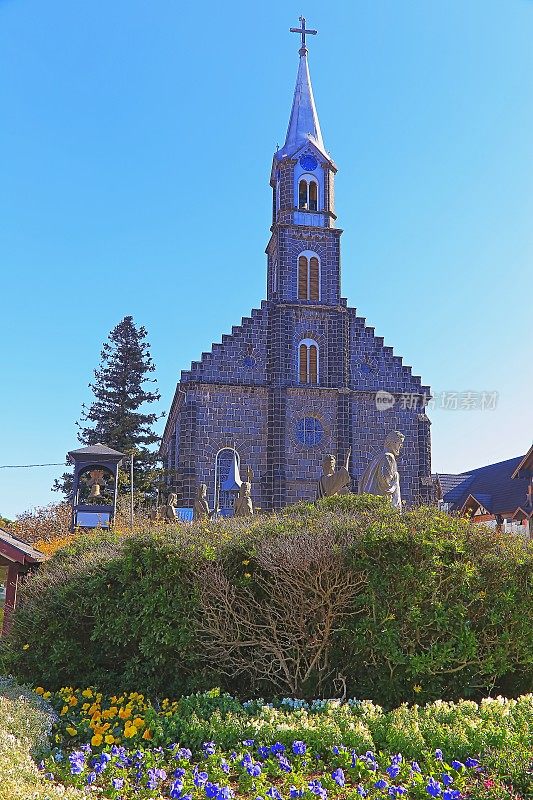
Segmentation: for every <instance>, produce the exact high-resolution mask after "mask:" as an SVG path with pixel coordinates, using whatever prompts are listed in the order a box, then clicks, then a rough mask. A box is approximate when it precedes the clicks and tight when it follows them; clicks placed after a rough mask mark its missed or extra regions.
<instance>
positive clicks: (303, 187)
mask: <svg viewBox="0 0 533 800" xmlns="http://www.w3.org/2000/svg"><path fill="white" fill-rule="evenodd" d="M298 208H307V181H306V180H301V181H300V183H299V185H298Z"/></svg>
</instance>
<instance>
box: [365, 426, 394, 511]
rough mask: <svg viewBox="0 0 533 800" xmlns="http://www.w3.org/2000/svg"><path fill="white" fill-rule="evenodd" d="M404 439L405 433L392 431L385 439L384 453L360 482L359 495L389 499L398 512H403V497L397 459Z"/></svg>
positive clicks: (375, 460)
mask: <svg viewBox="0 0 533 800" xmlns="http://www.w3.org/2000/svg"><path fill="white" fill-rule="evenodd" d="M404 439H405V436H404V435H403V433H399V432H398V431H391V433H389V434H388V435H387V438H386V439H385V444H384V446H383V453H380V455H379V456H376V458H374V459H372V461H371V462H370V464H369V465H368V467H367V468H366V469H365V471H364V473H363V477H362V478H361V480H360V482H359V494H364V493H368V494H377V495H379V496H381V497H388V498H389V500H390V502H391V503H392V505H393V506H394V508H397V509H398V511H401V510H402V497H401V494H400V476H399V474H398V465H397V463H396V458H397V457H398V456H399V454H400V450H401V448H402V445H403V442H404Z"/></svg>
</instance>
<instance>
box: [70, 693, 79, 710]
mask: <svg viewBox="0 0 533 800" xmlns="http://www.w3.org/2000/svg"><path fill="white" fill-rule="evenodd" d="M68 704H69V706H70V707H71V708H72V707H73V706H77V705H78V698H77V697H74V695H72V697H70V699H69V701H68Z"/></svg>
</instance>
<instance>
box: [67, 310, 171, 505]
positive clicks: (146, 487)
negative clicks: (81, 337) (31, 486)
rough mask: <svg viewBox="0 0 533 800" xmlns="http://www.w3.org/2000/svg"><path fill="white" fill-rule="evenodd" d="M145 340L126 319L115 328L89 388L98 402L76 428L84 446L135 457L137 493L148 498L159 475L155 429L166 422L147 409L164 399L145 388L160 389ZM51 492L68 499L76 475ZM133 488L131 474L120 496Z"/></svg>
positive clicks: (121, 486)
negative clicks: (155, 386)
mask: <svg viewBox="0 0 533 800" xmlns="http://www.w3.org/2000/svg"><path fill="white" fill-rule="evenodd" d="M146 335H147V333H146V329H145V328H143V327H140V328H136V327H135V324H134V322H133V317H124V319H123V320H122V322H119V324H118V325H117V326H116V327H115V328H113V330H112V331H111V333H110V334H109V338H108V341H107V342H105V344H104V346H103V348H102V353H101V363H100V367H99V368H98V369H96V370H95V372H94V376H95V381H94V383H90V384H89V388H90V389H91V390H92V392H93V395H94V398H95V399H94V400H93V402H92V403H91V405H90V406H89V407H87V406H85V404H84V405H83V407H82V417H81V421H80V422H77V423H76V425H77V426H78V440H79V441H80V443H81V444H82V445H91V444H96V443H97V442H101V443H102V444H105V445H107V446H108V447H112V448H113V449H114V450H119V451H120V452H121V453H125V454H127V455H130V454H131V453H133V457H134V462H133V464H134V471H133V475H134V477H133V485H134V489H135V490H136V491H137V492H140V493H142V494H143V495H145V496H146V495H147V494H150V493H151V490H152V483H153V481H154V478H155V477H156V475H157V470H156V462H157V450H156V451H154V450H153V449H150V448H151V447H152V446H153V445H155V444H156V443H158V442H159V437H158V436H157V434H156V433H154V431H153V428H152V426H153V425H154V423H155V422H156V421H157V420H158V419H160V416H162V415H158V414H156V413H153V412H152V413H148V412H147V411H146V410H145V408H144V407H145V406H146V405H147V404H150V403H154V402H156V401H158V400H159V399H160V394H159V392H158V391H157V389H156V388H154V391H150V390H149V389H147V388H145V385H146V384H147V383H154V384H155V383H156V381H155V379H153V378H149V377H148V376H149V375H150V373H152V372H154V371H155V366H154V363H153V361H152V358H151V355H150V345H149V344H148V342H147V341H146ZM53 488H54V490H56V491H62V492H64V493H65V495H67V496H69V494H70V491H71V489H72V475H71V474H70V473H65V474H64V475H63V476H62V477H61V478H60V479H59V480H56V481H55V483H54V486H53ZM129 488H130V487H129V473H128V475H126V473H124V474H123V475H122V477H121V480H120V482H119V492H120V491H124V492H127V491H129Z"/></svg>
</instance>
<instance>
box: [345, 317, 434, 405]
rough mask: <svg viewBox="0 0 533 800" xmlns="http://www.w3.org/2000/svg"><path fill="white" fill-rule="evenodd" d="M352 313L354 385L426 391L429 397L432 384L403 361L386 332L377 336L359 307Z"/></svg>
mask: <svg viewBox="0 0 533 800" xmlns="http://www.w3.org/2000/svg"><path fill="white" fill-rule="evenodd" d="M349 313H350V315H351V357H350V376H351V388H353V389H359V390H362V389H363V390H364V389H366V390H369V391H378V390H380V389H384V390H386V391H389V392H391V393H392V394H394V393H398V392H399V393H401V394H417V395H425V396H426V397H428V398H429V396H430V393H431V390H430V388H429V386H423V385H422V379H421V378H420V377H419V376H418V375H413V374H412V367H409V366H407V365H405V364H404V363H403V359H402V357H401V356H397V355H394V350H393V348H392V347H387V346H386V345H385V344H384V339H383V337H382V336H376V334H375V332H374V328H373V327H371V326H370V325H366V319H365V318H364V317H358V316H357V311H356V309H355V308H350V309H349Z"/></svg>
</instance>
